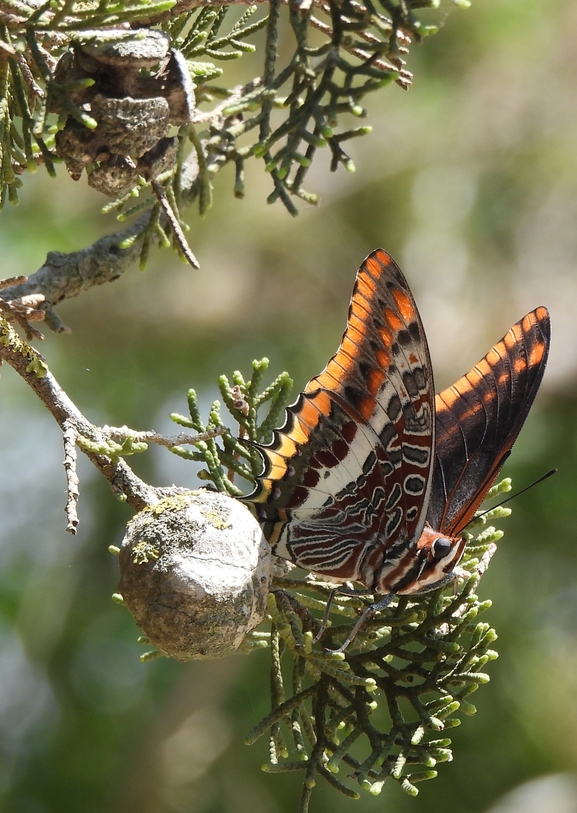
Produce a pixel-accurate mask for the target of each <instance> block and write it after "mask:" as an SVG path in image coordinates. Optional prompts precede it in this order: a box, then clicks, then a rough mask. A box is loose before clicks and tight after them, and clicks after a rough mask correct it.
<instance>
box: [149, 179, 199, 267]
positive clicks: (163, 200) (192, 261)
mask: <svg viewBox="0 0 577 813" xmlns="http://www.w3.org/2000/svg"><path fill="white" fill-rule="evenodd" d="M150 184H151V186H152V188H153V190H154V194H155V195H156V198H157V200H158V202H159V203H160V205H161V207H162V211H163V212H164V215H165V217H166V219H167V220H168V222H169V223H170V228H171V229H172V233H173V235H174V239H175V240H176V243H177V245H178V247H179V249H180V250H181V252H182V254H183V255H184V256H185V258H186V261H187V262H188V264H189V265H190V266H192V268H194V269H196V270H198V269H199V268H200V265H199V263H198V260H197V259H196V257H195V256H194V254H193V253H192V251H191V249H190V246H189V245H188V242H187V240H186V237H185V236H184V232H183V231H182V226H181V225H180V223H179V222H178V218H177V217H176V214H175V213H174V211H173V210H172V206H171V205H170V203H169V202H168V198H167V197H166V192H165V191H164V189H163V188H162V186H161V185H160V184H159V183H158V181H157V180H154V179H153V180H152V181H151V182H150Z"/></svg>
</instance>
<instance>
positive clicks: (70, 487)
mask: <svg viewBox="0 0 577 813" xmlns="http://www.w3.org/2000/svg"><path fill="white" fill-rule="evenodd" d="M76 438H77V434H76V429H75V428H74V425H73V424H72V422H71V421H70V420H66V421H64V425H63V427H62V440H63V441H64V471H65V472H66V495H67V497H66V508H65V509H64V510H65V511H66V517H67V519H68V525H67V526H66V530H67V531H68V532H69V533H71V534H75V533H76V529H77V528H78V514H77V513H76V505H77V503H78V498H79V496H80V491H79V483H78V473H77V471H76V460H77V452H76Z"/></svg>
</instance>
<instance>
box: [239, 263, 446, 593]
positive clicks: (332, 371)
mask: <svg viewBox="0 0 577 813" xmlns="http://www.w3.org/2000/svg"><path fill="white" fill-rule="evenodd" d="M433 404H434V388H433V381H432V368H431V362H430V359H429V352H428V348H427V343H426V338H425V333H424V330H423V325H422V323H421V319H420V317H419V314H418V311H417V307H416V305H415V302H414V299H413V297H412V295H411V293H410V290H409V287H408V284H407V282H406V280H405V278H404V276H403V274H402V272H401V270H400V269H399V268H398V266H397V265H396V263H395V262H394V261H393V260H392V258H391V257H390V256H389V255H388V254H387V253H386V252H384V251H382V250H377V251H374V252H373V253H372V254H370V255H369V257H367V259H366V260H365V262H364V263H363V265H362V266H361V268H360V269H359V272H358V274H357V278H356V282H355V287H354V290H353V296H352V300H351V304H350V308H349V317H348V324H347V329H346V331H345V333H344V335H343V338H342V342H341V345H340V347H339V349H338V351H337V353H336V354H335V355H334V356H333V357H332V358H331V359H330V361H329V362H328V364H327V366H326V367H325V369H324V370H323V372H322V373H320V375H318V376H316V377H315V378H313V379H312V380H311V381H310V382H309V383H308V384H307V386H306V388H305V390H304V392H303V393H301V395H300V396H299V398H298V400H297V402H296V403H295V404H294V405H293V406H291V407H289V409H288V410H287V418H286V421H285V424H284V426H283V427H282V428H281V429H280V430H278V431H277V432H275V435H274V439H273V442H272V443H271V444H270V445H269V446H266V447H261V451H262V454H263V457H264V461H265V467H264V472H263V474H262V476H261V478H260V480H259V482H258V485H257V487H256V490H255V491H254V492H253V493H252V494H251V495H249V497H248V498H247V500H248V501H250V502H252V503H253V504H254V506H255V508H256V512H257V516H258V517H259V519H260V521H261V522H262V523H263V526H264V529H265V535H266V536H267V538H268V539H269V542H270V544H271V546H272V548H273V551H274V552H275V553H276V554H278V555H280V556H284V557H286V558H288V559H291V560H292V561H293V562H295V563H296V564H298V565H300V566H302V567H304V568H307V569H309V570H313V571H315V572H317V573H322V574H325V575H328V576H330V577H332V578H335V579H339V580H352V581H360V582H362V583H364V584H366V585H367V586H371V587H372V586H373V582H374V576H373V571H374V566H373V562H374V561H375V557H376V561H378V563H379V566H380V567H381V568H382V567H383V566H385V567H386V566H387V564H388V565H389V566H390V567H391V568H393V567H394V565H395V563H396V561H397V560H398V558H399V556H400V555H401V554H402V553H403V552H404V551H406V550H407V548H411V547H414V546H415V545H416V543H417V540H418V539H419V536H420V534H421V531H422V529H423V525H424V522H425V512H424V511H423V506H424V505H426V504H427V503H428V499H429V491H430V487H431V483H432V478H431V472H432V464H433V454H432V451H433V448H434V420H433Z"/></svg>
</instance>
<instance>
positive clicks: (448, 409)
mask: <svg viewBox="0 0 577 813" xmlns="http://www.w3.org/2000/svg"><path fill="white" fill-rule="evenodd" d="M549 339H550V323H549V314H548V313H547V310H546V308H537V309H536V310H534V311H532V312H531V313H529V314H527V316H525V317H524V319H522V320H521V321H520V322H517V324H515V325H513V327H512V328H511V330H509V332H508V333H507V334H506V335H505V336H504V337H503V339H502V340H501V341H500V342H498V343H497V344H496V345H495V346H494V347H493V348H491V350H490V351H489V352H488V353H487V355H486V356H485V357H484V358H483V359H481V361H480V362H479V363H478V364H476V365H475V366H474V367H473V368H472V369H471V370H469V372H468V373H466V375H464V376H463V377H462V378H460V379H459V380H458V381H457V382H456V383H455V384H453V386H452V387H449V388H448V389H446V390H443V392H441V393H440V394H439V395H437V398H436V448H435V466H434V472H433V488H432V492H431V501H430V503H429V509H428V514H427V521H428V522H429V524H430V525H431V526H432V527H433V528H435V529H437V530H439V531H442V532H443V533H446V534H447V535H449V536H455V535H457V534H458V533H460V532H461V530H462V529H463V528H464V527H465V525H466V524H467V523H468V522H469V521H470V520H471V518H472V517H473V515H474V513H475V511H476V510H477V508H478V507H479V504H480V503H481V502H482V500H483V498H484V497H485V494H486V493H487V490H488V489H489V488H490V486H491V484H492V482H493V480H494V479H495V477H496V476H497V474H498V472H499V470H500V468H501V466H502V465H503V462H504V460H505V458H506V457H507V453H508V452H509V450H510V449H511V446H512V445H513V443H514V442H515V440H516V438H517V435H518V434H519V432H520V430H521V427H522V426H523V423H524V421H525V418H526V417H527V414H528V412H529V410H530V408H531V405H532V403H533V400H534V398H535V395H536V394H537V390H538V389H539V384H540V383H541V379H542V377H543V373H544V372H545V364H546V362H547V354H548V351H549Z"/></svg>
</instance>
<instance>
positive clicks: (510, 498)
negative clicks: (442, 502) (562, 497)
mask: <svg viewBox="0 0 577 813" xmlns="http://www.w3.org/2000/svg"><path fill="white" fill-rule="evenodd" d="M553 474H557V469H551V470H550V471H548V472H547V474H543V475H542V476H541V477H539V479H538V480H535V481H534V482H533V483H530V484H529V485H528V486H525V488H522V489H521V491H516V492H515V493H514V494H511V496H510V497H507V499H505V500H502V501H501V502H498V503H497V505H494V506H493V507H492V508H487V510H486V511H481V513H480V514H475V516H474V517H473V519H479V517H484V516H485V514H488V513H489V511H493V510H494V509H495V508H500V507H501V506H502V505H505V503H506V502H510V501H511V500H514V499H515V497H518V496H519V495H520V494H524V493H525V492H526V491H529V489H530V488H533V486H538V485H539V483H542V482H543V480H547V479H548V478H549V477H551V476H552V475H553ZM472 521H473V520H471V522H472Z"/></svg>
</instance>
